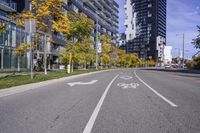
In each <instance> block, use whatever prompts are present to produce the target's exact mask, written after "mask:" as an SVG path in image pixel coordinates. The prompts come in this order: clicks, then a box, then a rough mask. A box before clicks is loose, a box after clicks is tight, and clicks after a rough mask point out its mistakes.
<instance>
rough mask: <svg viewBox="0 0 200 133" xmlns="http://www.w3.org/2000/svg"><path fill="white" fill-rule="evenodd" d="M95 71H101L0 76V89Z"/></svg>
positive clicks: (93, 70)
mask: <svg viewBox="0 0 200 133" xmlns="http://www.w3.org/2000/svg"><path fill="white" fill-rule="evenodd" d="M104 70H105V69H104ZM95 71H101V70H95V69H89V70H75V71H74V72H73V73H70V74H67V73H66V71H52V72H49V73H48V75H44V74H43V73H41V74H35V75H34V79H30V75H18V76H14V77H4V78H0V89H5V88H9V87H14V86H19V85H25V84H30V83H37V82H41V81H46V80H51V79H58V78H63V77H69V76H72V75H79V74H84V73H89V72H95Z"/></svg>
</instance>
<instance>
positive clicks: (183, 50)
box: [177, 33, 185, 69]
mask: <svg viewBox="0 0 200 133" xmlns="http://www.w3.org/2000/svg"><path fill="white" fill-rule="evenodd" d="M178 35H179V34H177V36H178ZM182 37H183V44H182V56H183V59H182V69H184V67H185V34H184V33H183V34H182Z"/></svg>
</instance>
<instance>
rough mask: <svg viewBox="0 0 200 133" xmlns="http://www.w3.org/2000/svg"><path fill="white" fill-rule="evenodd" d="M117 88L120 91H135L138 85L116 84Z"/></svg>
mask: <svg viewBox="0 0 200 133" xmlns="http://www.w3.org/2000/svg"><path fill="white" fill-rule="evenodd" d="M117 86H119V87H121V88H122V89H131V88H132V89H136V88H137V87H138V86H139V84H138V83H130V84H126V83H118V84H117Z"/></svg>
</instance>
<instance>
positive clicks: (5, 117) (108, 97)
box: [0, 69, 200, 133]
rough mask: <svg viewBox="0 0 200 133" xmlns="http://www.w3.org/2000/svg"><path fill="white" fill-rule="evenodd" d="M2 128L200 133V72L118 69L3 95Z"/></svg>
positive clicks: (8, 131) (9, 132)
mask: <svg viewBox="0 0 200 133" xmlns="http://www.w3.org/2000/svg"><path fill="white" fill-rule="evenodd" d="M0 133H200V74H194V73H193V74H190V73H181V72H169V71H167V72H166V71H161V70H155V69H154V70H151V69H146V70H145V69H143V70H141V69H140V70H139V69H137V70H136V69H127V70H114V71H107V72H102V73H97V74H92V75H88V76H81V77H77V78H73V79H68V80H66V81H58V82H57V83H56V84H50V85H47V86H43V87H40V88H35V89H32V90H29V91H25V92H21V93H17V94H12V95H9V96H2V97H0Z"/></svg>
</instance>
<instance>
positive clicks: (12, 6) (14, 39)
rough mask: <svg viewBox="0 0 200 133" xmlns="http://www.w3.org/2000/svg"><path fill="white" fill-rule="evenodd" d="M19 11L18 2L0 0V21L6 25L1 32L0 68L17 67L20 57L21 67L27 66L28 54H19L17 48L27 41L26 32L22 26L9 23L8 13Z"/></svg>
mask: <svg viewBox="0 0 200 133" xmlns="http://www.w3.org/2000/svg"><path fill="white" fill-rule="evenodd" d="M16 11H17V4H16V3H15V2H14V1H12V0H0V21H1V23H4V24H5V25H6V28H5V31H4V32H3V33H1V34H0V69H16V68H17V63H18V60H19V58H20V66H21V68H26V67H27V55H26V54H24V55H21V56H20V57H19V58H18V55H17V54H16V52H15V48H16V47H17V46H18V45H19V44H20V43H23V42H26V41H27V40H26V38H27V37H26V36H27V35H26V33H25V32H24V30H23V28H22V27H16V25H15V24H14V23H8V21H9V20H8V18H7V15H8V14H9V13H10V12H16Z"/></svg>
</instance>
